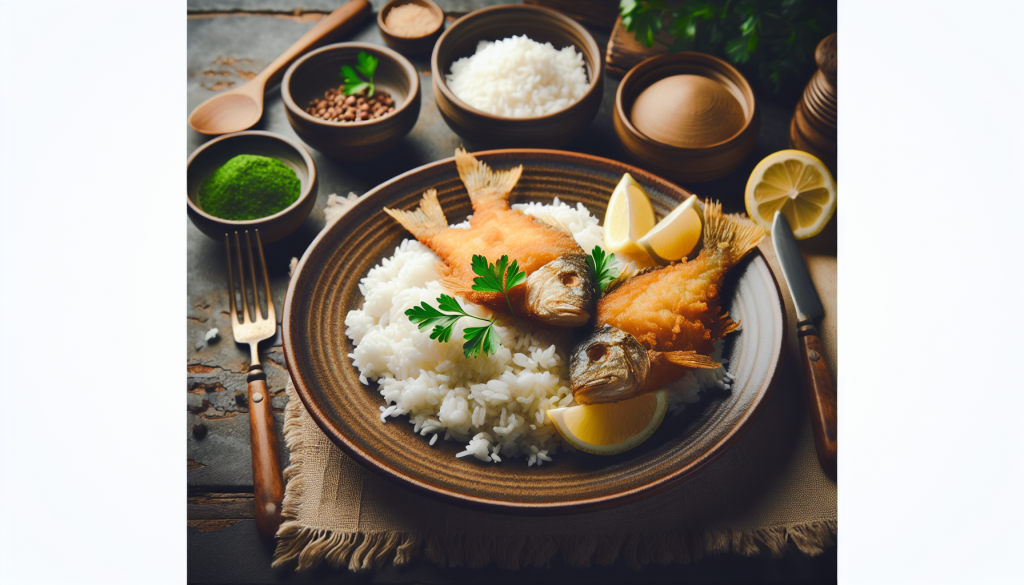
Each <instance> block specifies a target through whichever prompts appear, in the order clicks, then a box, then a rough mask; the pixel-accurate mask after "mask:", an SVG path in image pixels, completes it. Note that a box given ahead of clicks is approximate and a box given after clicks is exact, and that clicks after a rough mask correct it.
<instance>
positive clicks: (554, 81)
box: [445, 35, 589, 118]
mask: <svg viewBox="0 0 1024 585" xmlns="http://www.w3.org/2000/svg"><path fill="white" fill-rule="evenodd" d="M445 79H446V80H447V82H448V87H449V89H451V90H452V93H454V94H455V95H456V96H457V97H458V98H459V99H460V100H462V101H464V102H466V103H467V104H469V105H470V106H473V107H474V108H476V109H478V110H481V111H483V112H487V113H488V114H493V115H496V116H502V117H505V118H528V117H533V116H544V115H547V114H552V113H554V112H557V111H559V110H564V109H565V108H568V107H569V106H571V105H572V104H574V103H576V101H577V100H579V99H580V98H582V97H583V95H584V94H586V93H587V88H588V87H589V84H588V83H587V71H586V68H585V67H584V65H583V54H582V53H579V52H577V51H576V47H574V46H572V45H569V46H568V47H565V48H563V49H561V50H558V49H555V47H554V46H552V45H551V43H543V44H541V43H538V42H537V41H534V40H531V39H530V38H529V37H527V36H525V35H524V36H513V37H511V38H507V39H502V40H500V41H494V42H489V41H480V44H478V45H477V47H476V53H475V54H474V55H473V56H471V57H463V58H462V59H459V60H458V61H455V62H454V63H452V70H451V73H449V74H447V75H445Z"/></svg>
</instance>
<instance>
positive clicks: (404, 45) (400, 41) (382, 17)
mask: <svg viewBox="0 0 1024 585" xmlns="http://www.w3.org/2000/svg"><path fill="white" fill-rule="evenodd" d="M406 4H418V5H420V6H423V7H425V8H427V9H429V10H430V11H431V12H433V13H434V16H435V17H436V18H437V28H436V29H434V30H432V31H431V32H429V33H427V34H425V35H423V36H419V37H400V36H398V35H396V34H394V33H392V32H391V30H390V29H388V27H387V25H385V24H384V22H385V21H386V20H387V18H388V13H389V12H391V9H392V8H396V7H398V6H404V5H406ZM377 28H378V29H380V36H381V37H383V38H384V42H385V43H387V44H388V45H389V46H390V47H391V48H392V49H394V50H396V51H398V52H400V53H404V54H406V55H418V54H421V53H429V52H430V50H431V49H433V48H434V43H436V42H437V39H438V37H440V36H441V32H442V31H444V11H443V10H441V7H440V6H438V5H437V4H435V3H434V2H432V1H431V0H391V1H390V2H388V3H387V4H385V5H384V6H382V7H381V9H380V10H379V11H378V12H377Z"/></svg>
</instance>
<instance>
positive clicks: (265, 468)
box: [248, 364, 284, 539]
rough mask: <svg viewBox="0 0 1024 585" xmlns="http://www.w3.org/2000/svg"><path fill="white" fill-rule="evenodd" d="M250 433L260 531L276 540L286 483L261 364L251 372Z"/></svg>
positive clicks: (257, 527) (253, 478) (257, 523)
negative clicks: (282, 473) (282, 476)
mask: <svg viewBox="0 0 1024 585" xmlns="http://www.w3.org/2000/svg"><path fill="white" fill-rule="evenodd" d="M248 380H249V431H250V435H251V438H252V481H253V496H254V503H255V505H256V510H255V517H256V530H257V531H258V532H259V533H260V536H262V537H263V538H267V539H270V538H273V537H274V534H276V533H277V527H278V526H280V525H281V502H282V501H283V500H284V480H283V479H282V478H281V458H280V454H279V452H278V449H277V433H276V432H275V431H274V411H273V409H272V408H271V406H270V394H269V393H268V392H267V375H266V374H264V373H263V369H262V368H261V367H260V366H259V365H258V364H257V365H255V366H252V367H251V368H250V369H249V377H248Z"/></svg>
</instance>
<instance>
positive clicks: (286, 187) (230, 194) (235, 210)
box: [199, 154, 302, 221]
mask: <svg viewBox="0 0 1024 585" xmlns="http://www.w3.org/2000/svg"><path fill="white" fill-rule="evenodd" d="M301 190H302V182H301V181H299V177H298V176H297V175H296V174H295V171H293V170H292V169H291V168H289V167H288V166H287V165H285V164H284V163H283V162H281V161H279V160H277V159H276V158H271V157H268V156H257V155H253V154H240V155H238V156H236V157H234V158H232V159H231V160H229V161H228V162H226V163H224V166H222V167H220V168H219V169H217V170H216V171H214V172H213V174H212V175H210V176H209V177H208V178H207V179H206V180H205V181H203V184H202V186H201V187H199V207H201V208H202V210H203V211H205V212H206V213H209V214H210V215H213V216H216V217H220V218H223V219H229V220H234V221H239V220H249V219H259V218H261V217H267V216H268V215H274V214H275V213H277V212H278V211H281V210H282V209H285V208H286V207H288V206H289V205H291V204H292V203H295V201H296V200H297V199H298V198H299V193H300V192H301Z"/></svg>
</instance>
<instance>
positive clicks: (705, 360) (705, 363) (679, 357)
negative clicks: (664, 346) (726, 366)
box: [662, 351, 722, 370]
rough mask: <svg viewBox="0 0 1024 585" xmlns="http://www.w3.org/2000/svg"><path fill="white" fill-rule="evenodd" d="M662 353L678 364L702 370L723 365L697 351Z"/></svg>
mask: <svg viewBox="0 0 1024 585" xmlns="http://www.w3.org/2000/svg"><path fill="white" fill-rule="evenodd" d="M662 355H664V356H665V359H667V360H668V361H670V362H672V363H673V364H676V365H677V366H684V367H687V368H697V369H702V370H713V369H715V368H720V367H722V364H720V363H718V362H716V361H715V360H713V359H711V358H710V357H708V356H706V355H701V354H699V353H697V352H696V351H666V352H664V353H663V354H662Z"/></svg>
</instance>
